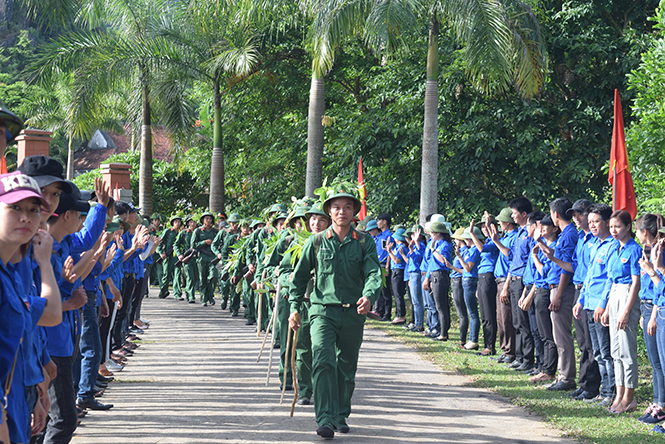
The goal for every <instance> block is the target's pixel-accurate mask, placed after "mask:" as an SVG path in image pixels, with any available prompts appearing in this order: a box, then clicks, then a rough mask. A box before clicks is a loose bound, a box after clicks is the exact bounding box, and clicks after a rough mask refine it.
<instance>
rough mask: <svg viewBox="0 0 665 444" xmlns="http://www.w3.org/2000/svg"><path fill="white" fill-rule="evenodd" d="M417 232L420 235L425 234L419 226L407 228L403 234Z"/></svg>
mask: <svg viewBox="0 0 665 444" xmlns="http://www.w3.org/2000/svg"><path fill="white" fill-rule="evenodd" d="M418 230H420V232H421V233H424V232H425V230H424V229H423V227H421V226H420V225H414V226H412V227H409V228H407V229H406V231H405V232H404V234H406V235H409V234H413V233H415V232H416V231H418Z"/></svg>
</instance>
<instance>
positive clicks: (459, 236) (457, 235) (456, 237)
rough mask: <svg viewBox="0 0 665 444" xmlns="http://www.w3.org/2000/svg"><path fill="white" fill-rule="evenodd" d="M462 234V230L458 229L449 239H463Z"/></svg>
mask: <svg viewBox="0 0 665 444" xmlns="http://www.w3.org/2000/svg"><path fill="white" fill-rule="evenodd" d="M463 234H464V228H462V227H460V228H458V229H457V230H455V232H454V233H453V234H452V236H450V237H452V238H453V239H464V238H463V237H462V235H463Z"/></svg>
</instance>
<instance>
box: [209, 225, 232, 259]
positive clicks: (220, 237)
mask: <svg viewBox="0 0 665 444" xmlns="http://www.w3.org/2000/svg"><path fill="white" fill-rule="evenodd" d="M228 234H229V230H219V232H218V233H217V236H215V239H213V241H212V245H210V249H211V250H212V252H213V254H214V255H215V257H217V255H218V254H219V253H221V252H222V248H223V247H224V241H225V240H226V236H227V235H228Z"/></svg>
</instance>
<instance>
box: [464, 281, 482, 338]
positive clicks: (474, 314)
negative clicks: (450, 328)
mask: <svg viewBox="0 0 665 444" xmlns="http://www.w3.org/2000/svg"><path fill="white" fill-rule="evenodd" d="M462 288H463V289H464V304H465V305H466V312H467V314H468V315H469V340H470V341H471V342H475V343H478V334H479V333H480V316H478V299H477V298H476V288H478V278H474V277H463V278H462Z"/></svg>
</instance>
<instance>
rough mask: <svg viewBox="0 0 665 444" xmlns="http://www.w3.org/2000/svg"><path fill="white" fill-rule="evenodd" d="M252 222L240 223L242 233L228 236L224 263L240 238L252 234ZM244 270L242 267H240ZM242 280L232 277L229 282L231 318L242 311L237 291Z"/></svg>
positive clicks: (225, 243) (223, 255)
mask: <svg viewBox="0 0 665 444" xmlns="http://www.w3.org/2000/svg"><path fill="white" fill-rule="evenodd" d="M249 224H250V222H249V221H248V220H241V221H240V222H239V225H240V231H239V232H238V233H235V234H234V233H229V235H228V236H226V240H225V241H224V246H223V247H222V260H223V261H224V262H226V261H228V259H229V256H230V254H231V246H233V245H234V244H235V243H236V242H237V241H238V239H239V238H241V237H247V236H249V235H250V234H251V230H250V228H249ZM240 269H241V270H242V267H240ZM229 272H230V273H234V272H235V270H229ZM239 278H240V279H242V276H230V277H229V281H230V285H229V298H230V299H231V307H230V309H231V316H232V317H236V316H238V310H240V294H238V292H237V291H236V285H237V284H238V279H239Z"/></svg>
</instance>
